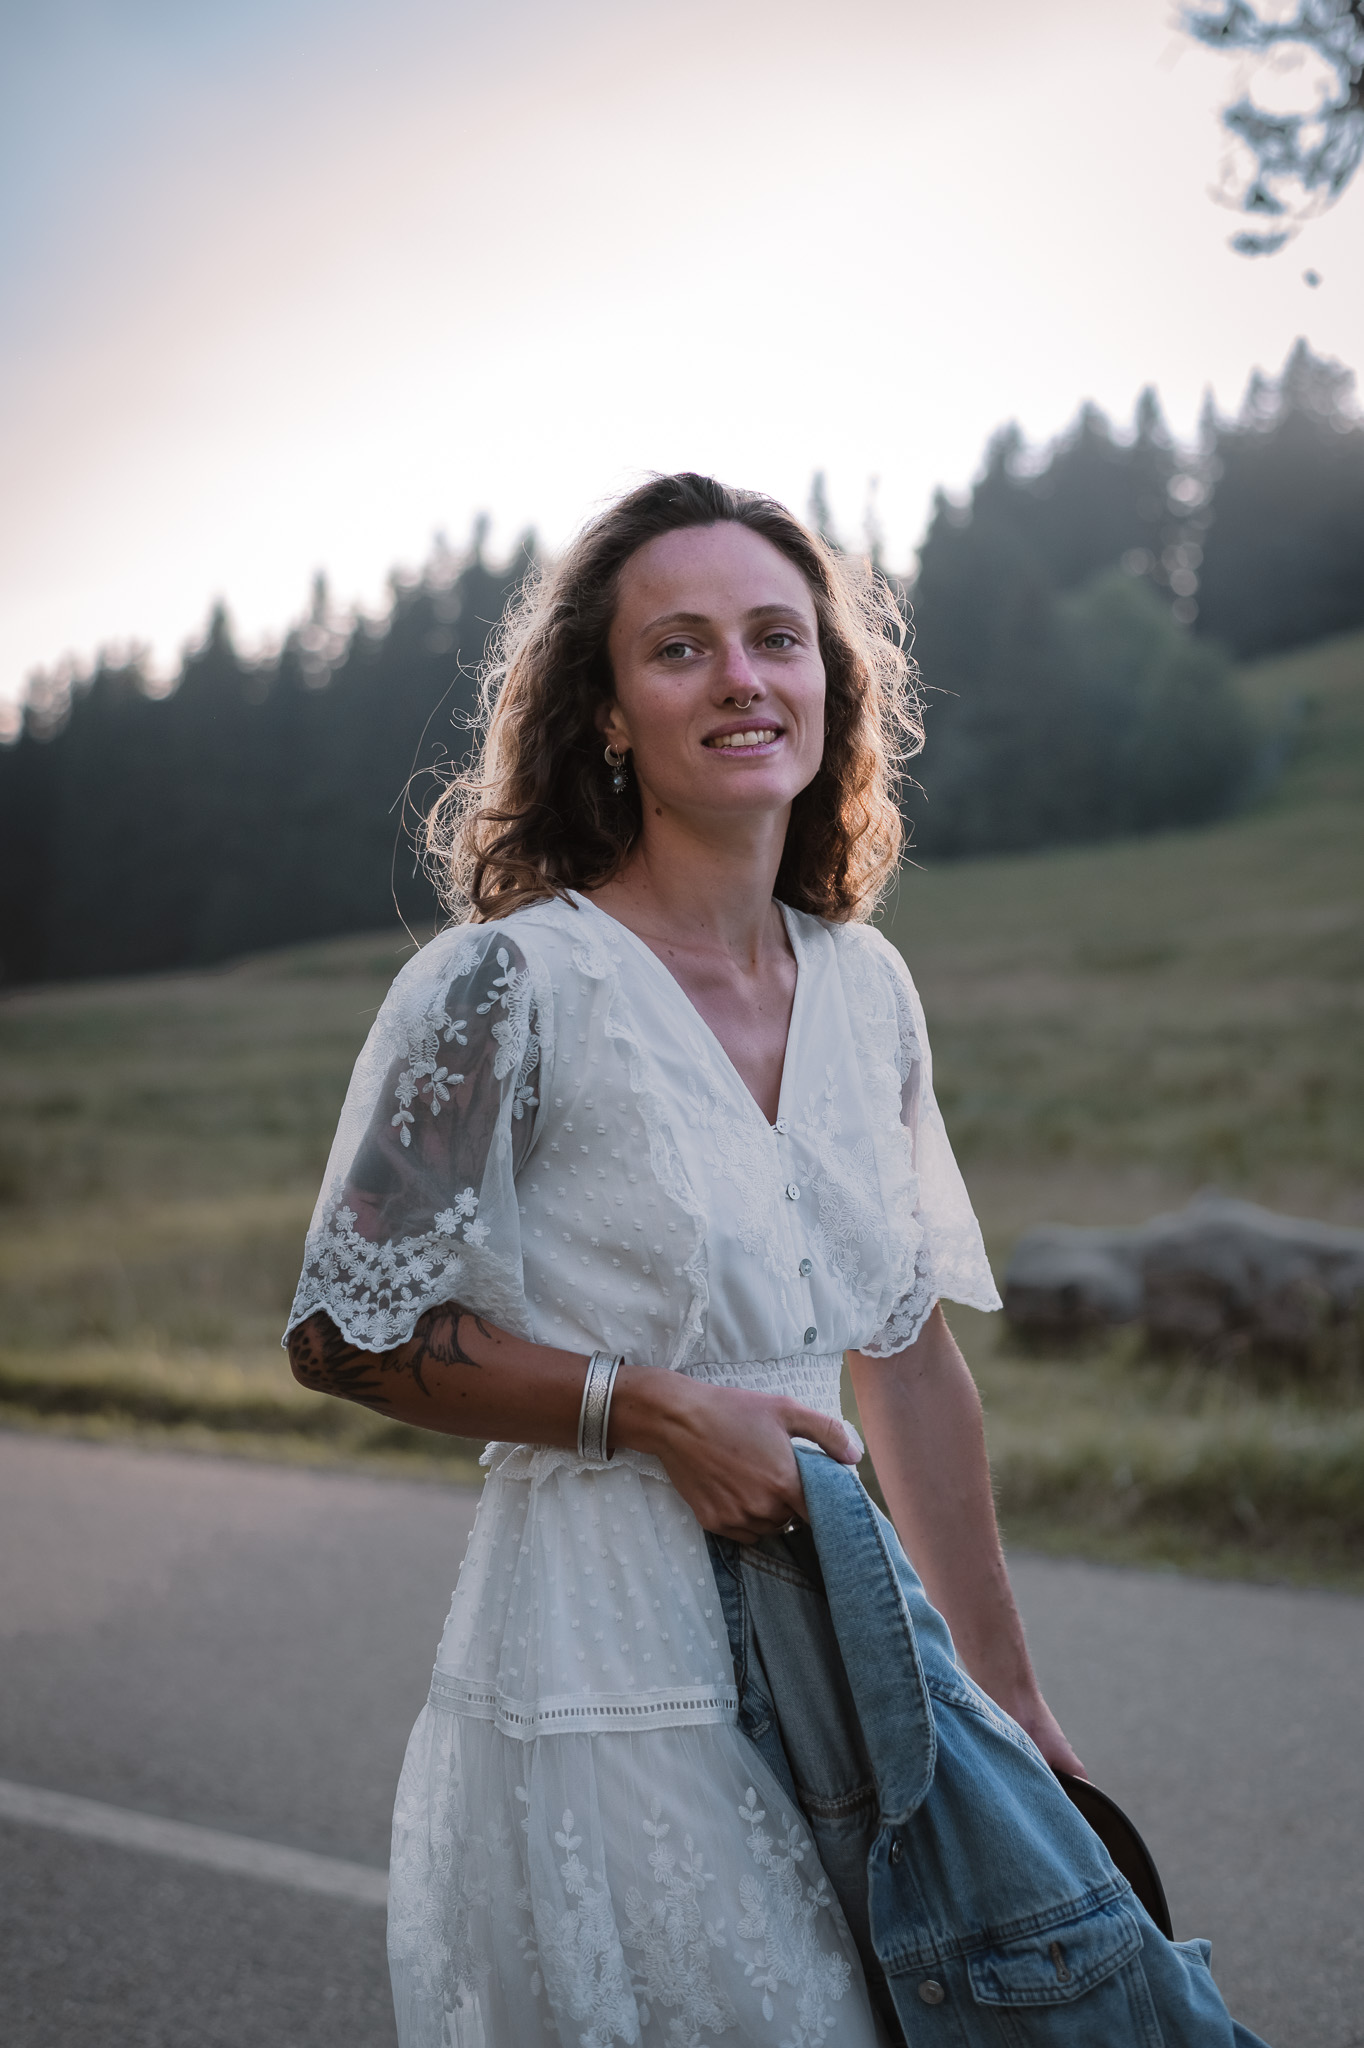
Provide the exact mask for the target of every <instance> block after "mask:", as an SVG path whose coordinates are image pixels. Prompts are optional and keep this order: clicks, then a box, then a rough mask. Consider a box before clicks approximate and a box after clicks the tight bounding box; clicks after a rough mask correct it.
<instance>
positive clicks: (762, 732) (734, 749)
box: [702, 725, 782, 754]
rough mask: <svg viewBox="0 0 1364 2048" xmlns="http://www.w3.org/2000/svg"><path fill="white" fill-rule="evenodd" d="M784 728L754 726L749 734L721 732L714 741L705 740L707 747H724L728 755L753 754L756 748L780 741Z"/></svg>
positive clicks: (703, 743) (777, 726)
mask: <svg viewBox="0 0 1364 2048" xmlns="http://www.w3.org/2000/svg"><path fill="white" fill-rule="evenodd" d="M781 736H782V728H781V727H780V726H779V725H761V726H752V727H750V728H749V730H748V731H747V732H721V733H717V734H716V735H715V737H714V738H713V739H709V740H703V741H702V745H703V746H707V747H723V748H724V750H725V751H726V753H731V754H741V753H744V752H751V751H752V749H753V748H754V747H765V746H767V745H769V744H770V742H771V741H772V740H779V739H780V738H781Z"/></svg>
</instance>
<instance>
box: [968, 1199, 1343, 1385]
mask: <svg viewBox="0 0 1364 2048" xmlns="http://www.w3.org/2000/svg"><path fill="white" fill-rule="evenodd" d="M1004 1312H1005V1314H1006V1315H1007V1317H1008V1319H1009V1321H1010V1322H1011V1323H1012V1324H1013V1325H1014V1326H1015V1328H1017V1329H1020V1330H1031V1331H1037V1332H1051V1333H1053V1334H1057V1335H1064V1334H1067V1333H1074V1334H1077V1335H1078V1334H1080V1333H1082V1332H1084V1331H1087V1330H1093V1329H1096V1328H1100V1327H1102V1326H1104V1325H1113V1324H1119V1323H1130V1322H1138V1321H1140V1322H1142V1323H1144V1324H1145V1326H1146V1329H1147V1330H1148V1332H1149V1333H1150V1335H1151V1336H1152V1337H1153V1338H1155V1339H1156V1340H1157V1341H1158V1342H1160V1343H1164V1344H1178V1345H1187V1346H1192V1347H1194V1348H1196V1349H1199V1350H1203V1351H1208V1352H1213V1353H1221V1354H1227V1353H1230V1352H1235V1351H1240V1350H1260V1351H1267V1352H1277V1353H1280V1354H1286V1355H1288V1356H1291V1357H1295V1358H1298V1359H1301V1360H1304V1361H1306V1360H1309V1359H1312V1358H1314V1357H1316V1356H1317V1355H1318V1354H1319V1352H1320V1351H1321V1347H1322V1346H1323V1344H1325V1345H1326V1346H1327V1347H1328V1348H1336V1347H1338V1344H1339V1340H1340V1339H1341V1338H1342V1337H1343V1336H1345V1335H1346V1334H1347V1333H1349V1332H1353V1333H1355V1336H1356V1338H1357V1335H1358V1331H1359V1328H1360V1322H1361V1318H1364V1231H1360V1230H1342V1229H1339V1228H1336V1227H1334V1226H1333V1225H1331V1224H1327V1223H1314V1222H1311V1221H1309V1220H1307V1219H1305V1218H1302V1217H1297V1216H1277V1215H1275V1214H1274V1212H1273V1211H1272V1210H1269V1209H1261V1208H1258V1207H1257V1206H1256V1205H1255V1204H1254V1203H1253V1202H1239V1201H1235V1200H1232V1199H1231V1198H1229V1197H1227V1196H1225V1195H1217V1194H1204V1195H1199V1196H1197V1197H1196V1198H1195V1199H1194V1200H1193V1201H1192V1202H1190V1204H1189V1206H1188V1207H1187V1208H1186V1209H1181V1210H1179V1211H1178V1212H1177V1213H1176V1214H1174V1215H1169V1216H1156V1217H1153V1218H1152V1220H1151V1221H1150V1222H1149V1223H1146V1224H1143V1225H1141V1226H1140V1227H1139V1228H1137V1229H1134V1230H1085V1229H1080V1228H1077V1227H1075V1226H1073V1225H1069V1224H1046V1225H1043V1226H1042V1227H1041V1228H1040V1229H1038V1230H1030V1231H1029V1232H1028V1233H1027V1234H1026V1236H1024V1237H1022V1238H1020V1240H1019V1242H1018V1244H1017V1246H1016V1247H1015V1250H1014V1255H1013V1257H1012V1259H1011V1260H1010V1262H1009V1268H1008V1271H1007V1273H1006V1274H1005V1278H1004Z"/></svg>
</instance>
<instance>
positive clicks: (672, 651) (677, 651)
mask: <svg viewBox="0 0 1364 2048" xmlns="http://www.w3.org/2000/svg"><path fill="white" fill-rule="evenodd" d="M658 651H659V653H660V654H661V655H662V656H663V659H664V660H665V661H685V660H686V658H687V656H688V655H689V654H690V653H691V649H690V647H688V645H687V643H686V641H685V640H669V641H668V643H667V645H666V646H664V647H660V648H659V650H658Z"/></svg>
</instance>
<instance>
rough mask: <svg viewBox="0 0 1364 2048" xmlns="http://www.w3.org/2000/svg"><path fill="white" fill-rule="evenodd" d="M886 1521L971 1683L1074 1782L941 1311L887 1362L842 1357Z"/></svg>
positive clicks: (962, 1371) (973, 1408)
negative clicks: (1013, 1582)
mask: <svg viewBox="0 0 1364 2048" xmlns="http://www.w3.org/2000/svg"><path fill="white" fill-rule="evenodd" d="M848 1363H849V1367H850V1370H851V1372H852V1382H853V1391H854V1392H855V1394H856V1396H857V1407H858V1413H859V1415H860V1416H861V1419H862V1426H863V1429H864V1430H865V1432H866V1438H867V1448H868V1449H869V1451H870V1452H871V1456H872V1462H873V1463H874V1465H875V1466H876V1475H877V1477H878V1479H879V1480H880V1482H881V1490H882V1492H883V1493H884V1495H885V1498H886V1506H887V1507H888V1508H889V1509H890V1516H891V1520H892V1521H893V1522H894V1524H895V1527H896V1529H897V1531H898V1532H899V1536H900V1540H901V1542H902V1543H903V1544H904V1546H905V1550H906V1551H907V1553H908V1555H909V1556H910V1558H911V1559H912V1560H913V1562H914V1568H915V1570H916V1571H917V1572H918V1574H919V1576H920V1578H921V1579H922V1580H923V1583H924V1590H925V1592H926V1593H927V1594H928V1597H929V1599H930V1600H931V1601H932V1602H933V1605H934V1606H935V1607H936V1608H937V1609H938V1611H939V1613H940V1614H941V1615H942V1616H943V1617H944V1619H945V1620H946V1622H947V1625H948V1627H949V1628H950V1629H951V1631H952V1638H953V1641H954V1642H955V1643H956V1646H957V1649H958V1652H959V1653H960V1656H961V1659H962V1662H963V1663H964V1664H965V1666H966V1668H967V1670H968V1671H969V1672H970V1673H971V1676H972V1677H973V1678H974V1679H975V1680H976V1682H977V1684H978V1685H980V1686H982V1687H983V1688H984V1690H985V1691H986V1692H988V1693H989V1695H990V1697H991V1699H993V1700H996V1701H998V1703H999V1705H1000V1706H1001V1707H1003V1708H1004V1710H1005V1712H1006V1713H1009V1714H1012V1716H1013V1718H1014V1719H1015V1721H1017V1722H1019V1723H1020V1725H1021V1726H1022V1727H1024V1728H1026V1730H1027V1731H1028V1733H1029V1735H1031V1737H1032V1739H1033V1741H1034V1742H1035V1743H1036V1744H1037V1746H1038V1748H1039V1749H1040V1750H1041V1752H1042V1754H1043V1756H1044V1757H1045V1758H1046V1759H1047V1762H1048V1763H1049V1764H1054V1765H1056V1766H1058V1767H1059V1768H1060V1769H1061V1770H1064V1771H1073V1772H1075V1773H1077V1774H1078V1775H1083V1773H1084V1765H1083V1764H1082V1763H1081V1762H1080V1759H1079V1758H1078V1757H1077V1756H1076V1754H1075V1752H1074V1750H1073V1749H1072V1748H1071V1746H1070V1744H1069V1743H1068V1742H1067V1741H1066V1738H1065V1736H1064V1735H1063V1734H1062V1732H1061V1729H1060V1727H1059V1726H1058V1724H1057V1721H1056V1718H1055V1716H1054V1715H1053V1713H1052V1711H1051V1709H1050V1708H1049V1707H1048V1705H1047V1703H1046V1701H1045V1700H1044V1699H1043V1697H1042V1694H1041V1691H1040V1690H1039V1688H1038V1684H1037V1678H1036V1675H1035V1673H1034V1671H1033V1668H1032V1659H1031V1658H1030V1657H1029V1655H1028V1646H1027V1643H1026V1642H1025V1641H1024V1638H1023V1623H1022V1620H1021V1618H1020V1616H1019V1612H1018V1608H1017V1607H1016V1605H1015V1604H1014V1596H1013V1590H1012V1588H1011V1587H1010V1585H1009V1574H1008V1571H1007V1569H1006V1567H1005V1563H1004V1553H1003V1551H1002V1550H1001V1548H1000V1542H999V1530H998V1528H997V1526H996V1523H995V1504H994V1496H993V1494H992V1493H991V1490H990V1467H989V1463H988V1460H987V1458H986V1454H985V1429H984V1425H983V1422H982V1419H981V1409H980V1395H979V1394H978V1393H977V1392H976V1384H975V1381H974V1380H973V1379H972V1377H971V1372H970V1368H969V1366H968V1365H967V1363H966V1360H965V1359H964V1358H963V1357H962V1355H961V1353H960V1351H959V1350H958V1349H957V1346H956V1342H955V1340H954V1338H953V1336H952V1332H951V1331H950V1330H949V1329H948V1327H947V1322H946V1319H945V1318H944V1316H943V1312H942V1309H941V1307H938V1308H935V1309H934V1311H933V1313H932V1315H931V1316H930V1317H929V1320H928V1322H927V1323H926V1324H925V1326H924V1328H923V1331H922V1332H921V1334H920V1336H919V1337H918V1339H917V1340H916V1341H915V1342H914V1343H913V1344H911V1345H910V1346H909V1348H908V1349H907V1350H905V1351H902V1352H900V1353H899V1354H898V1355H897V1356H896V1357H894V1358H864V1357H863V1356H862V1355H861V1354H860V1353H859V1352H856V1351H854V1352H850V1353H849V1358H848Z"/></svg>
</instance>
